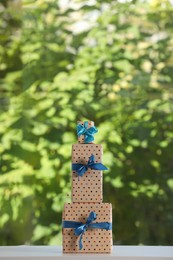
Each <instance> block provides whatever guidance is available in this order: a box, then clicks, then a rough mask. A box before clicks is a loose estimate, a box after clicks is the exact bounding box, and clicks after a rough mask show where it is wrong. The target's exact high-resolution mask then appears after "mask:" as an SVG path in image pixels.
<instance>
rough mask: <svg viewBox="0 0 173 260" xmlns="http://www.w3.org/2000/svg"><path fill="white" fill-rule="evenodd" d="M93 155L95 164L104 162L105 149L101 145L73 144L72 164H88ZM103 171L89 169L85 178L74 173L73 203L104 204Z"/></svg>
mask: <svg viewBox="0 0 173 260" xmlns="http://www.w3.org/2000/svg"><path fill="white" fill-rule="evenodd" d="M91 154H93V155H94V157H95V162H96V163H97V162H98V163H101V162H102V154H103V148H102V145H100V144H73V145H72V163H82V164H86V163H87V162H88V159H89V157H90V156H91ZM102 198H103V195H102V171H100V170H91V169H88V170H87V171H86V172H85V173H84V175H83V176H78V175H77V173H76V171H72V201H73V202H102Z"/></svg>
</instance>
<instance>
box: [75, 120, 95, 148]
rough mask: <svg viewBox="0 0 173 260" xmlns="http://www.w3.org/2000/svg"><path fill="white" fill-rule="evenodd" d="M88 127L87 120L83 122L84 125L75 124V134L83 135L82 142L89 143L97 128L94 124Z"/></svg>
mask: <svg viewBox="0 0 173 260" xmlns="http://www.w3.org/2000/svg"><path fill="white" fill-rule="evenodd" d="M87 127H88V121H85V122H84V125H81V124H78V125H77V135H78V137H79V136H81V135H84V142H85V143H91V142H92V141H93V140H94V137H93V134H95V133H97V132H98V130H97V128H96V127H95V126H91V127H90V128H87Z"/></svg>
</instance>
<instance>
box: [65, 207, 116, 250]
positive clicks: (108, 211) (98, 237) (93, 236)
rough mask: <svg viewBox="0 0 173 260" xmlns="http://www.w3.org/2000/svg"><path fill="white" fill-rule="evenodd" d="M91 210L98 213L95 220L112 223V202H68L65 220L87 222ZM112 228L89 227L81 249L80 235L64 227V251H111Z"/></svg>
mask: <svg viewBox="0 0 173 260" xmlns="http://www.w3.org/2000/svg"><path fill="white" fill-rule="evenodd" d="M91 211H94V212H95V213H96V215H97V219H96V220H95V221H93V223H94V222H96V223H100V222H109V223H112V206H111V204H110V203H66V204H65V206H64V211H63V220H70V221H77V222H83V223H85V222H86V219H87V217H88V215H89V213H90V212H91ZM111 251H112V230H104V229H94V228H93V229H89V228H88V229H87V231H86V232H85V233H84V235H83V248H82V250H79V237H77V236H75V235H74V230H73V229H71V228H63V252H64V253H111Z"/></svg>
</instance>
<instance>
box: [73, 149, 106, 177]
mask: <svg viewBox="0 0 173 260" xmlns="http://www.w3.org/2000/svg"><path fill="white" fill-rule="evenodd" d="M94 160H95V159H94V155H93V154H92V155H91V156H90V157H89V160H88V162H87V164H82V163H72V170H73V171H76V172H77V175H78V176H81V177H82V176H83V175H84V173H85V172H86V171H87V170H88V168H90V169H92V170H100V171H101V170H108V168H107V167H106V166H104V165H103V164H102V163H95V162H94Z"/></svg>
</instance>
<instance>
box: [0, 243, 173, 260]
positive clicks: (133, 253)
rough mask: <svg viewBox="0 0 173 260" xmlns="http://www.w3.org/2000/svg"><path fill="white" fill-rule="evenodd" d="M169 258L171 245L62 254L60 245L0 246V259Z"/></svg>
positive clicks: (170, 256) (130, 259)
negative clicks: (106, 252) (109, 251)
mask: <svg viewBox="0 0 173 260" xmlns="http://www.w3.org/2000/svg"><path fill="white" fill-rule="evenodd" d="M70 257H71V258H73V259H81V258H82V259H85V260H86V259H90V260H92V259H106V260H108V259H111V260H112V259H115V260H170V259H173V246H114V247H113V252H112V254H63V253H62V247H60V246H1V247H0V260H2V259H3V260H41V259H43V260H55V259H57V260H58V259H63V260H65V259H69V258H70Z"/></svg>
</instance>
